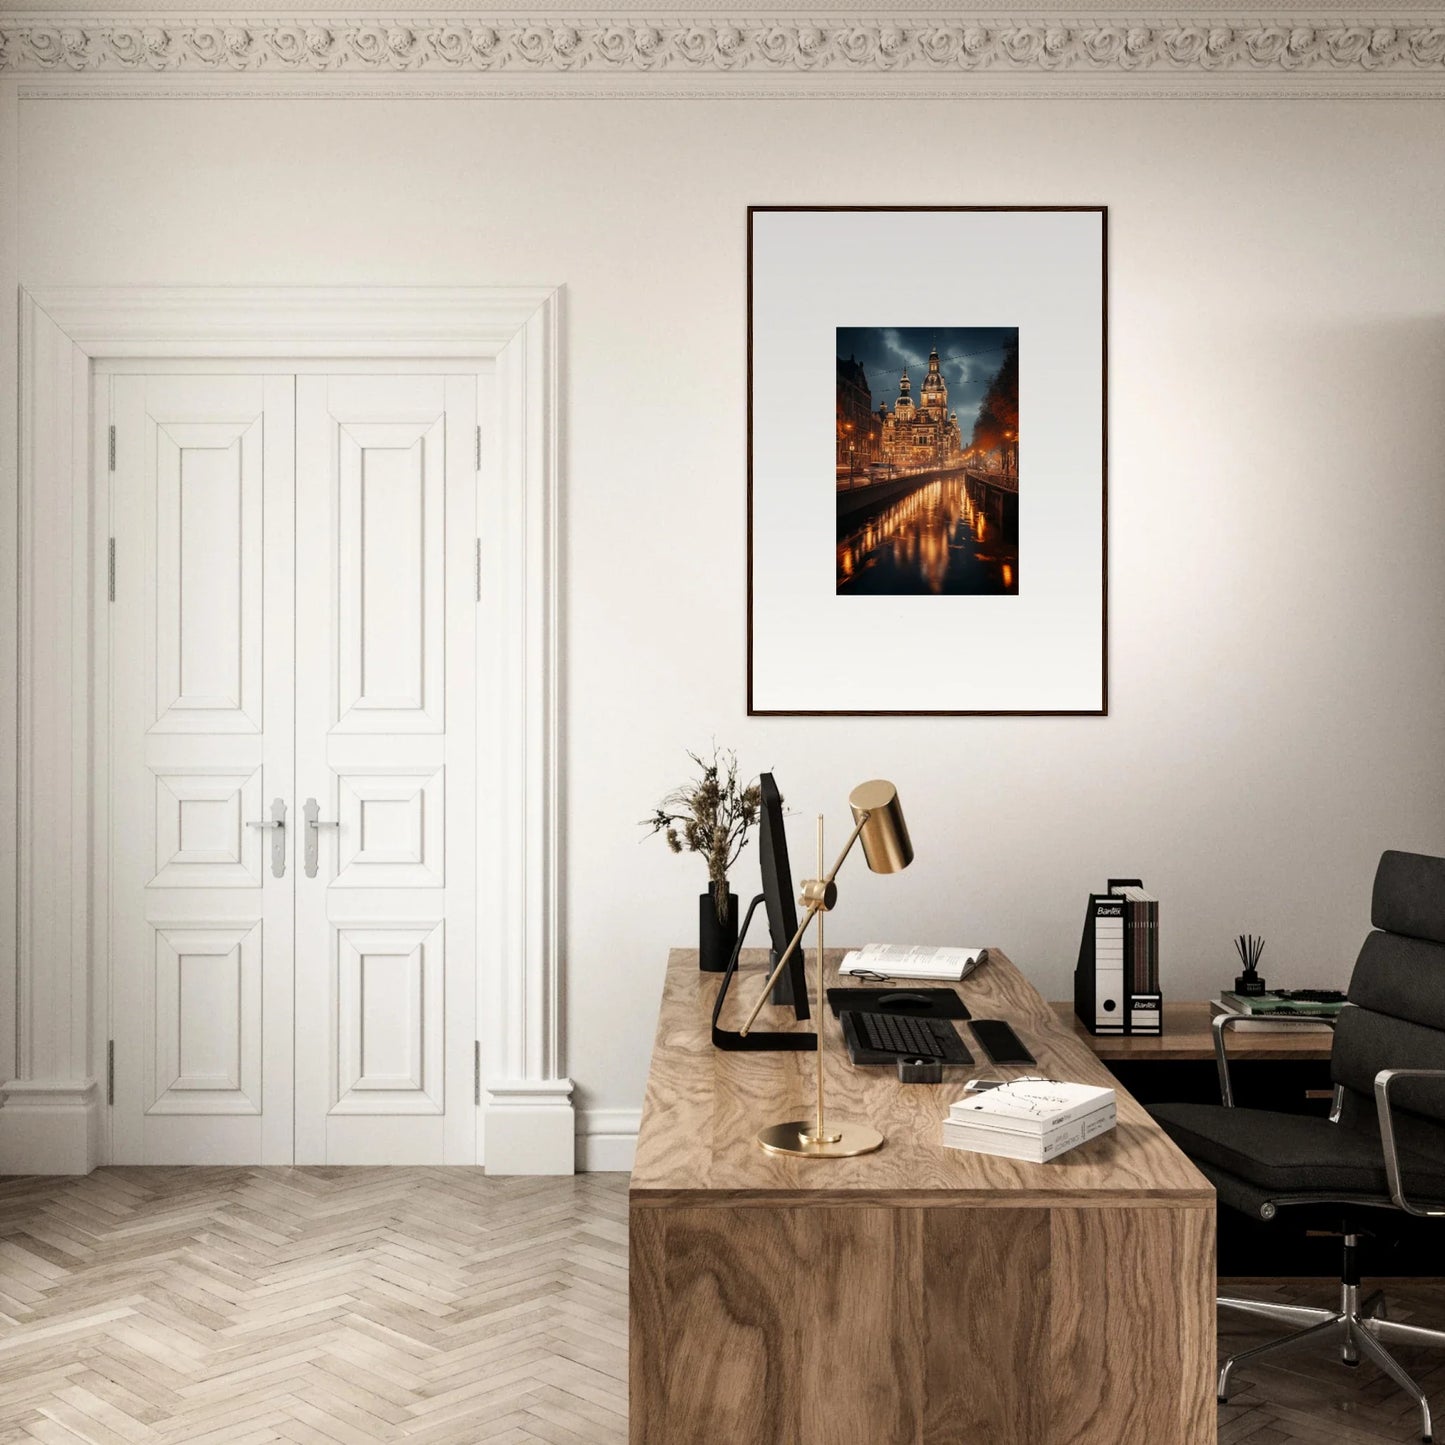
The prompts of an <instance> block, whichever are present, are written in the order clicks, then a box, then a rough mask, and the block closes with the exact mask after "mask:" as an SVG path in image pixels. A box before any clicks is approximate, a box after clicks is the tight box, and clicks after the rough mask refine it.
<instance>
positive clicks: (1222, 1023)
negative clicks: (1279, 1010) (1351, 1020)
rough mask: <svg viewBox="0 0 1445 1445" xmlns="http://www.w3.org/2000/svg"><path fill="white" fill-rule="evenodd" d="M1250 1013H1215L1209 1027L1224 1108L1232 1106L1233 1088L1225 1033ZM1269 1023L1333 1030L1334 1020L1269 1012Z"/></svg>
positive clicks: (1245, 1019)
mask: <svg viewBox="0 0 1445 1445" xmlns="http://www.w3.org/2000/svg"><path fill="white" fill-rule="evenodd" d="M1252 1017H1253V1016H1252V1015H1250V1014H1216V1015H1215V1016H1214V1019H1213V1021H1212V1022H1211V1024H1210V1027H1211V1028H1212V1029H1213V1030H1214V1059H1215V1062H1216V1063H1217V1064H1218V1066H1219V1098H1220V1101H1221V1103H1223V1105H1224V1107H1225V1108H1226V1109H1232V1108H1234V1088H1233V1086H1232V1085H1231V1084H1230V1082H1229V1052H1228V1050H1227V1049H1226V1048H1225V1045H1224V1035H1225V1033H1226V1032H1227V1031H1228V1030H1229V1029H1231V1028H1233V1027H1234V1025H1235V1024H1241V1023H1245V1022H1246V1021H1248V1020H1250V1019H1251V1018H1252ZM1269 1021H1270V1023H1271V1024H1328V1025H1329V1027H1330V1029H1331V1031H1332V1032H1333V1030H1334V1027H1335V1020H1334V1019H1332V1018H1320V1017H1318V1016H1316V1015H1309V1016H1306V1015H1305V1014H1270V1015H1269Z"/></svg>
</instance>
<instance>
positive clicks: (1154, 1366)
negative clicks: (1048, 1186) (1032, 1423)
mask: <svg viewBox="0 0 1445 1445" xmlns="http://www.w3.org/2000/svg"><path fill="white" fill-rule="evenodd" d="M1050 1231H1051V1243H1052V1247H1051V1251H1050V1252H1051V1256H1052V1259H1053V1270H1052V1285H1053V1290H1052V1308H1051V1312H1050V1321H1049V1328H1050V1335H1051V1348H1050V1360H1051V1365H1050V1369H1049V1372H1048V1375H1047V1377H1046V1378H1047V1382H1048V1389H1049V1394H1050V1404H1051V1408H1050V1414H1051V1425H1052V1428H1051V1430H1050V1433H1049V1434H1048V1435H1047V1436H1041V1437H1040V1439H1047V1440H1048V1442H1049V1445H1102V1442H1112V1445H1160V1442H1163V1441H1166V1440H1168V1441H1178V1442H1179V1445H1213V1442H1214V1441H1215V1439H1216V1432H1217V1427H1216V1410H1215V1397H1214V1368H1215V1320H1214V1288H1215V1280H1214V1210H1213V1209H1207V1208H1206V1209H1149V1210H1138V1209H1055V1210H1052V1211H1050Z"/></svg>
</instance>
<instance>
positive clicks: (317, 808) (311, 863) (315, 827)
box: [301, 798, 341, 878]
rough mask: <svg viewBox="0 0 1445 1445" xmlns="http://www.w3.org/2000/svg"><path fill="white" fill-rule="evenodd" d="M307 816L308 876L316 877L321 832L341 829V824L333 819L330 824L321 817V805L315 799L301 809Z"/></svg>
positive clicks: (308, 801)
mask: <svg viewBox="0 0 1445 1445" xmlns="http://www.w3.org/2000/svg"><path fill="white" fill-rule="evenodd" d="M301 811H302V812H303V813H305V814H306V876H307V877H308V878H314V877H315V876H316V866H317V859H318V855H319V854H320V852H321V846H320V845H321V830H322V829H323V828H339V827H340V826H341V824H340V822H339V821H337V820H336V819H334V818H333V819H331V820H330V821H329V822H328V821H326V820H325V819H323V818H322V816H321V804H320V803H318V802H317V801H316V799H315V798H307V800H306V806H305V807H304V808H302V809H301Z"/></svg>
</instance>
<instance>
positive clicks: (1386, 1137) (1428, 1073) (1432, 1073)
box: [1375, 1069, 1445, 1218]
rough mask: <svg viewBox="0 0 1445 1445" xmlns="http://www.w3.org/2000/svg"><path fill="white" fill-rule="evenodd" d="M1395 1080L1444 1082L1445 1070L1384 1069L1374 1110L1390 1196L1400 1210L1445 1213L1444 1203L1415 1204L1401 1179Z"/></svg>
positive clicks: (1426, 1214)
mask: <svg viewBox="0 0 1445 1445" xmlns="http://www.w3.org/2000/svg"><path fill="white" fill-rule="evenodd" d="M1396 1079H1439V1080H1441V1081H1442V1082H1445V1069H1381V1070H1380V1072H1379V1073H1378V1074H1376V1075H1375V1110H1376V1112H1377V1113H1378V1114H1379V1116H1380V1146H1381V1148H1382V1149H1383V1150H1384V1151H1385V1178H1386V1179H1387V1180H1388V1181H1389V1185H1390V1198H1391V1199H1393V1200H1394V1201H1395V1207H1396V1208H1397V1209H1403V1210H1404V1211H1405V1213H1406V1214H1416V1215H1420V1216H1422V1217H1425V1218H1429V1217H1432V1216H1440V1215H1445V1203H1433V1202H1432V1203H1429V1204H1412V1203H1411V1202H1410V1201H1409V1200H1408V1199H1406V1198H1405V1186H1404V1184H1403V1183H1401V1181H1400V1156H1399V1152H1398V1151H1397V1149H1396V1147H1395V1116H1394V1113H1393V1111H1392V1110H1391V1108H1390V1085H1391V1084H1393V1083H1394V1082H1395V1080H1396Z"/></svg>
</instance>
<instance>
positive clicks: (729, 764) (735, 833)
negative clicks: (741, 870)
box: [641, 744, 761, 923]
mask: <svg viewBox="0 0 1445 1445" xmlns="http://www.w3.org/2000/svg"><path fill="white" fill-rule="evenodd" d="M688 757H690V758H691V759H692V760H693V762H694V763H696V764H697V766H698V770H699V774H698V777H697V778H696V780H694V781H692V782H688V783H683V784H682V785H681V786H679V787H676V788H674V789H673V790H672V792H670V793H669V794H668V795H667V796H666V797H665V798H664V799H663V800H662V801H661V802H660V803H659V804H658V805H657V807H656V809H654V811H653V814H652V816H651V817H650V818H644V819H643V820H642V823H641V826H642V827H644V828H647V829H649V831H650V832H651V833H662V834H663V835H664V836H665V837H666V838H667V846H668V847H669V848H671V849H672V851H673V852H674V853H683V852H688V853H701V854H702V855H703V856H704V857H705V858H706V859H707V876H708V878H709V880H710V881H711V883H712V892H713V901H714V903H715V904H716V905H717V916H718V921H719V922H720V923H722V922H725V921H726V919H727V916H728V870H729V869H730V868H731V867H732V866H733V864H734V863H736V862H737V861H738V857H739V856H740V855H741V853H742V851H743V849H744V848H746V847H747V843H748V832H749V831H750V830H751V829H752V827H753V826H754V824H756V823H757V821H758V809H759V806H760V801H761V799H760V793H759V789H758V785H757V783H756V782H752V783H749V784H748V785H747V786H746V787H744V786H742V785H741V784H740V783H739V782H738V756H737V754H736V753H735V752H733V751H731V750H730V749H720V748H719V747H718V746H717V745H716V744H714V745H713V750H712V760H711V761H708V760H707V759H706V758H703V757H701V756H700V755H699V754H697V753H693V752H690V753H688Z"/></svg>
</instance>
